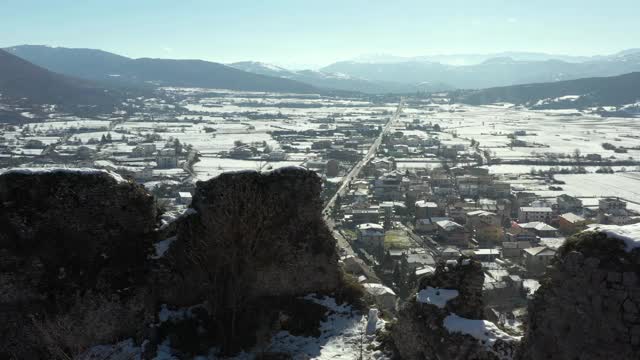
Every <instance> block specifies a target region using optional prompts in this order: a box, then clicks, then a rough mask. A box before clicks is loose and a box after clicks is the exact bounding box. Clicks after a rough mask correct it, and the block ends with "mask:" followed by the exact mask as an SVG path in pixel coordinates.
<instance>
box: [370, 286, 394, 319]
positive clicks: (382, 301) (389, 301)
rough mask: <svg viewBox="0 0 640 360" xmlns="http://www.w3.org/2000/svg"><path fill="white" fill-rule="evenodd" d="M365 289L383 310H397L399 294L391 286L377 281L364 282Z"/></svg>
mask: <svg viewBox="0 0 640 360" xmlns="http://www.w3.org/2000/svg"><path fill="white" fill-rule="evenodd" d="M362 286H363V287H364V290H365V291H366V292H367V294H368V295H369V296H371V297H372V298H373V300H374V301H375V303H376V305H378V306H379V307H380V308H381V309H382V310H383V311H390V312H395V311H396V302H397V300H398V296H397V295H396V293H395V292H393V290H391V289H390V288H388V287H386V286H384V285H382V284H377V283H368V284H362Z"/></svg>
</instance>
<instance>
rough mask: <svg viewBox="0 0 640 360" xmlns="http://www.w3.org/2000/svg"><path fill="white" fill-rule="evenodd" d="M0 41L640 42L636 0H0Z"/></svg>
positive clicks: (256, 51)
mask: <svg viewBox="0 0 640 360" xmlns="http://www.w3.org/2000/svg"><path fill="white" fill-rule="evenodd" d="M0 9H1V10H0V47H6V46H11V45H18V44H46V45H54V46H67V47H88V48H100V49H104V50H107V51H112V52H116V53H119V54H123V55H127V56H131V57H164V58H200V59H206V60H212V61H219V62H231V61H240V60H261V61H267V62H272V63H279V64H293V63H297V64H318V65H323V64H328V63H330V62H333V61H336V60H344V59H349V58H353V57H356V56H358V55H362V54H371V53H387V54H394V55H403V56H410V55H428V54H439V53H490V52H499V51H511V50H513V51H541V52H550V53H562V54H571V55H593V54H603V53H613V52H617V51H619V50H622V49H626V48H633V47H640V26H639V21H638V20H639V19H640V0H606V1H605V0H466V1H463V0H439V1H432V0H385V1H379V0H324V1H323V0H304V1H302V0H300V1H293V0H263V1H257V0H254V1H247V0H233V1H225V0H208V1H205V0H201V1H190V0H172V1H166V0H102V1H99V0H1V1H0Z"/></svg>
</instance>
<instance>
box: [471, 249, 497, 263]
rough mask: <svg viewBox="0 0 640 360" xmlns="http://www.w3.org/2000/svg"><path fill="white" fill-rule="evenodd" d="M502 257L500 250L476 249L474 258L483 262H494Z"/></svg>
mask: <svg viewBox="0 0 640 360" xmlns="http://www.w3.org/2000/svg"><path fill="white" fill-rule="evenodd" d="M499 256H500V250H498V249H475V250H473V257H474V258H476V259H478V260H479V261H482V262H491V261H494V260H495V259H496V258H497V257H499Z"/></svg>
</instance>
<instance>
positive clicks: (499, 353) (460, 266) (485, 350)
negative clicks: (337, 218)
mask: <svg viewBox="0 0 640 360" xmlns="http://www.w3.org/2000/svg"><path fill="white" fill-rule="evenodd" d="M483 282H484V273H483V272H482V266H481V264H480V263H479V262H477V261H474V260H471V259H464V258H460V259H459V260H458V261H457V262H454V263H449V264H447V263H444V262H440V263H439V264H438V266H437V268H436V271H435V273H434V274H433V275H431V276H429V277H426V278H423V279H422V280H421V282H420V284H419V286H418V290H422V289H426V288H427V287H429V286H430V287H433V288H440V289H455V290H457V291H458V292H459V295H458V296H457V297H456V298H453V299H451V300H449V301H447V303H446V304H445V305H444V307H443V308H439V307H437V306H435V305H433V304H426V303H420V302H418V301H417V300H416V298H412V299H410V300H409V301H408V302H407V303H406V304H405V305H404V306H403V307H402V308H401V310H400V311H399V313H398V320H397V322H396V323H395V324H393V326H392V329H391V335H392V337H393V339H394V343H395V346H396V348H397V349H398V352H399V353H400V356H401V357H402V358H403V359H405V360H412V359H416V360H417V359H460V360H462V359H509V358H511V356H512V355H513V354H514V353H515V350H516V348H517V344H514V343H506V342H503V341H500V340H498V341H497V342H496V343H495V344H494V346H493V348H489V347H487V346H485V345H483V344H482V343H481V342H479V341H478V340H477V339H475V338H473V337H471V336H469V335H466V334H461V333H450V332H449V331H448V330H447V329H446V328H445V327H444V325H443V322H444V320H445V318H446V317H447V316H448V315H451V314H456V315H458V316H461V317H464V318H467V319H482V316H483V302H482V284H483Z"/></svg>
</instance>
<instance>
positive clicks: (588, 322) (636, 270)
mask: <svg viewBox="0 0 640 360" xmlns="http://www.w3.org/2000/svg"><path fill="white" fill-rule="evenodd" d="M639 239H640V224H636V225H627V226H610V225H609V226H599V227H598V228H594V229H593V231H587V232H583V233H580V234H578V235H575V236H573V237H572V238H570V239H568V240H567V242H566V243H565V244H564V245H563V246H562V247H561V248H560V251H559V253H558V257H557V259H556V261H555V262H554V263H553V265H552V266H550V267H549V269H548V270H547V273H546V275H545V278H544V280H543V281H542V282H541V286H540V288H539V289H538V291H536V293H535V296H534V299H533V300H532V301H531V303H530V304H529V318H528V328H527V331H526V334H525V337H524V342H523V346H522V356H521V358H522V359H526V360H528V359H551V358H553V359H586V360H590V359H613V358H615V359H637V358H638V354H640V281H639V279H640V240H639Z"/></svg>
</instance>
